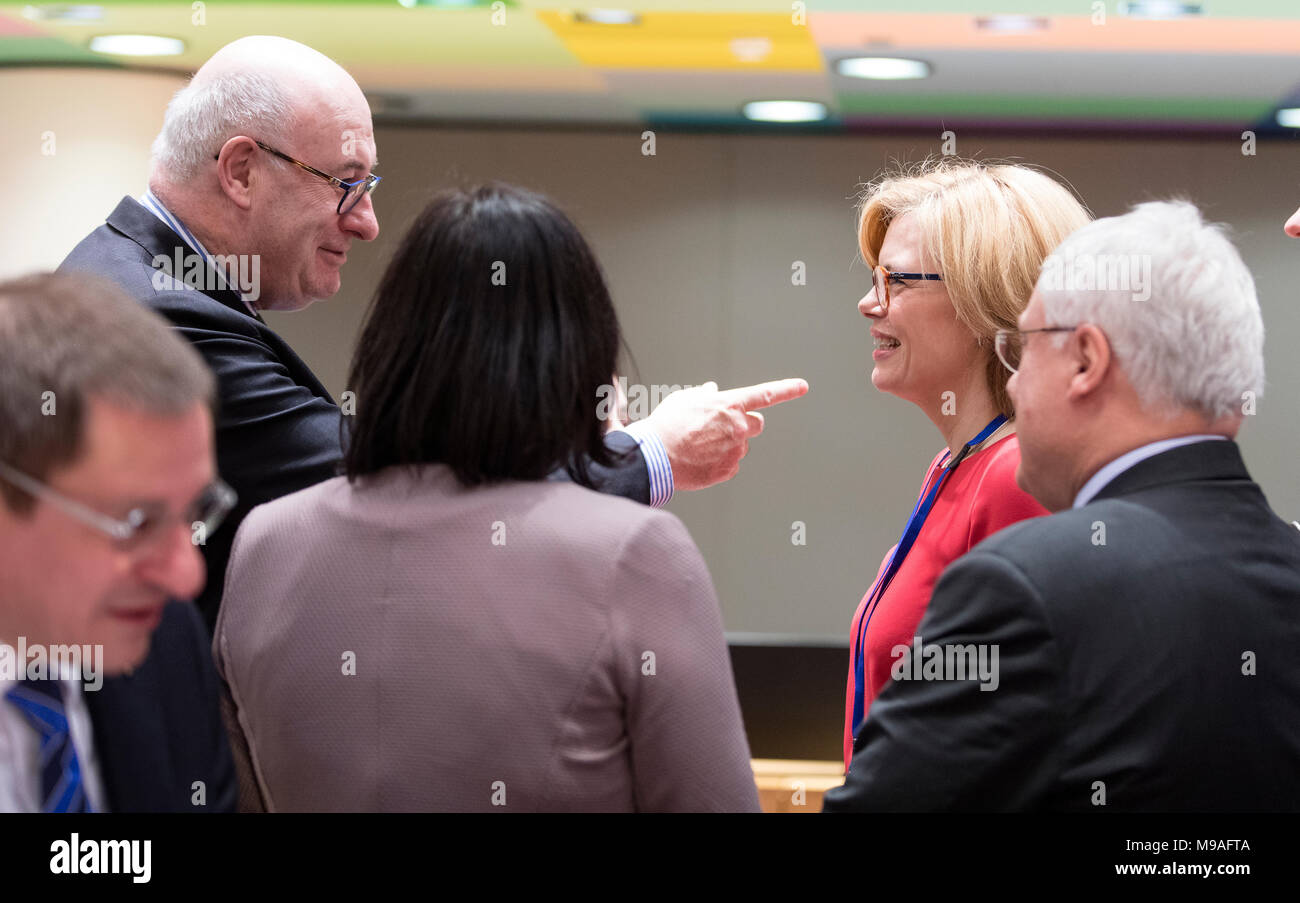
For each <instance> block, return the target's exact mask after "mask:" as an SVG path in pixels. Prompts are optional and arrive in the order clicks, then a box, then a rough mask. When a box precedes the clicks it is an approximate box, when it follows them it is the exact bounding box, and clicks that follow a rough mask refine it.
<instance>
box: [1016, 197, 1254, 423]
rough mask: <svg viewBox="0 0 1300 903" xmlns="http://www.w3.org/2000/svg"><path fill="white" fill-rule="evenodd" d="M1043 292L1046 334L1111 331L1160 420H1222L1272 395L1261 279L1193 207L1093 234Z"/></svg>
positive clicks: (1063, 249) (1050, 271)
mask: <svg viewBox="0 0 1300 903" xmlns="http://www.w3.org/2000/svg"><path fill="white" fill-rule="evenodd" d="M1036 288H1037V290H1038V292H1039V295H1040V297H1041V298H1042V301H1043V312H1044V313H1045V314H1046V317H1047V324H1046V325H1048V326H1074V325H1076V324H1079V323H1083V322H1087V323H1093V324H1095V325H1096V326H1098V327H1100V328H1101V329H1102V331H1103V332H1105V333H1106V337H1107V338H1108V339H1109V340H1110V344H1111V348H1112V349H1113V351H1114V354H1115V357H1116V359H1117V360H1118V362H1119V365H1120V366H1121V367H1122V368H1123V370H1124V373H1125V374H1126V375H1127V376H1128V379H1129V381H1130V382H1131V383H1132V384H1133V387H1134V389H1135V390H1136V391H1137V393H1138V397H1139V399H1140V400H1141V402H1142V405H1143V407H1144V408H1145V409H1147V410H1148V411H1151V412H1152V413H1156V414H1158V415H1162V416H1171V415H1174V414H1177V413H1178V412H1179V411H1180V410H1194V411H1198V412H1200V413H1201V414H1203V415H1204V416H1206V417H1208V418H1210V419H1212V420H1217V419H1220V418H1222V417H1228V416H1232V415H1237V414H1241V413H1242V411H1243V402H1244V401H1246V400H1247V399H1251V400H1253V399H1254V398H1256V397H1258V396H1260V395H1262V394H1263V391H1264V321H1263V319H1262V318H1261V316H1260V311H1259V300H1258V298H1257V297H1256V294H1255V281H1254V279H1252V278H1251V275H1250V271H1249V270H1248V269H1247V268H1246V264H1245V263H1244V262H1243V261H1242V259H1241V255H1240V254H1239V253H1238V252H1237V249H1236V248H1235V247H1234V246H1233V244H1232V242H1231V241H1230V240H1229V239H1228V237H1227V235H1226V232H1225V229H1224V227H1222V226H1220V225H1217V224H1214V223H1207V222H1205V221H1204V220H1203V219H1202V218H1201V212H1200V211H1199V210H1198V209H1197V208H1196V206H1195V205H1193V204H1190V203H1188V202H1187V201H1152V202H1149V203H1145V204H1138V205H1136V206H1135V207H1133V209H1132V210H1130V211H1129V212H1128V213H1126V214H1124V215H1123V216H1112V217H1107V218H1105V219H1099V220H1096V221H1095V222H1092V223H1090V224H1089V225H1087V226H1084V227H1083V228H1082V229H1079V230H1078V231H1077V232H1074V233H1073V234H1072V235H1070V237H1069V238H1067V239H1066V240H1065V241H1063V242H1062V243H1061V245H1060V246H1059V247H1058V248H1057V249H1056V250H1055V251H1054V252H1053V253H1052V255H1051V256H1050V257H1049V258H1048V260H1047V261H1045V262H1044V265H1043V271H1042V273H1041V275H1040V276H1039V278H1038V284H1037V286H1036ZM1063 341H1065V337H1064V335H1058V336H1057V342H1058V343H1060V342H1063Z"/></svg>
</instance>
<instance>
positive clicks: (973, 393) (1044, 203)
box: [844, 157, 1090, 771]
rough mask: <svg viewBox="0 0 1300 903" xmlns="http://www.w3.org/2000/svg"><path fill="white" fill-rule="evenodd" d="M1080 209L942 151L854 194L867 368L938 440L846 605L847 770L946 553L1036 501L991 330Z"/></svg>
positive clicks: (1014, 169)
mask: <svg viewBox="0 0 1300 903" xmlns="http://www.w3.org/2000/svg"><path fill="white" fill-rule="evenodd" d="M1089 218H1090V217H1089V215H1088V212H1087V211H1086V210H1085V209H1084V207H1083V206H1082V205H1081V204H1080V203H1079V202H1078V200H1076V199H1075V197H1074V195H1073V194H1071V192H1070V191H1069V190H1067V189H1066V188H1064V187H1063V186H1062V185H1061V184H1059V183H1058V182H1056V181H1054V180H1053V179H1051V178H1049V177H1047V176H1045V175H1043V174H1042V173H1040V172H1037V171H1035V170H1033V169H1029V168H1027V167H1024V166H1017V165H993V164H986V163H979V162H973V161H964V160H957V159H954V158H950V157H948V158H941V159H939V160H930V161H926V162H924V163H920V164H916V165H913V166H909V167H901V168H898V169H895V170H891V171H890V172H887V173H885V174H884V175H882V176H880V177H879V178H877V179H876V180H875V181H873V182H872V183H871V184H870V185H868V186H867V188H866V190H865V191H864V192H863V194H862V198H861V203H860V208H859V217H858V246H859V248H860V249H861V252H862V256H863V259H864V260H865V261H866V262H867V263H868V264H869V265H870V266H871V273H872V285H871V290H870V291H869V292H867V294H866V295H864V296H863V297H862V300H860V301H859V302H858V310H859V311H861V312H862V315H863V316H864V317H866V318H867V319H868V320H870V321H871V336H872V338H873V340H874V353H873V354H872V358H873V361H874V363H875V367H874V369H873V370H872V373H871V382H872V384H873V385H874V386H875V387H876V388H877V389H878V390H880V391H882V392H888V393H890V394H891V395H895V396H897V397H899V398H901V399H903V400H904V401H910V402H911V403H912V404H914V405H916V406H917V407H919V408H920V409H921V410H922V411H924V412H925V414H926V416H928V417H929V418H930V420H931V421H932V422H933V423H934V425H935V427H936V428H937V429H938V431H939V434H940V436H942V437H943V441H944V444H945V445H946V446H947V447H946V448H944V449H943V450H942V451H941V452H940V453H939V454H938V455H936V456H935V457H934V460H932V461H931V462H930V465H929V467H928V468H927V469H926V471H925V478H924V480H923V481H922V484H921V490H920V493H919V495H918V498H917V503H916V506H915V508H914V509H913V511H912V514H911V516H910V517H908V518H907V520H906V524H905V526H904V528H903V531H902V535H901V538H900V540H899V542H898V544H897V545H895V546H894V547H893V548H892V549H890V550H889V552H888V553H887V554H886V555H885V558H884V561H883V562H882V563H881V565H880V569H879V571H878V572H877V575H876V579H875V580H874V582H873V583H872V585H871V587H870V589H869V590H868V591H867V594H866V595H865V596H864V597H863V599H862V601H861V603H860V604H859V605H858V609H857V612H856V613H855V614H854V616H853V622H852V632H851V636H850V643H849V675H848V686H847V689H846V693H845V713H844V721H845V723H844V766H845V770H846V771H847V770H848V766H849V762H850V760H851V758H852V754H853V741H854V737H855V736H856V735H857V733H858V731H859V729H860V728H861V726H862V724H863V722H864V721H865V720H866V718H868V717H869V711H868V710H869V709H870V706H871V702H872V700H873V699H874V698H875V697H876V696H877V695H878V694H879V693H880V692H881V691H882V690H884V688H885V687H886V686H887V685H888V684H889V682H890V681H891V678H892V675H893V673H894V671H895V666H896V663H898V662H900V661H901V660H902V657H901V656H899V655H895V654H894V653H895V650H897V649H898V648H899V647H904V648H907V647H911V646H912V645H913V638H914V636H915V634H916V629H917V627H918V625H919V624H920V622H921V617H922V615H923V614H924V613H925V608H926V605H927V604H928V603H929V599H930V592H931V590H932V589H933V587H934V584H935V582H936V581H937V580H938V579H939V575H940V574H941V573H942V572H943V569H944V568H945V567H946V566H947V565H948V564H949V563H951V562H952V561H954V560H956V559H957V558H959V557H961V556H962V555H964V554H965V553H966V552H968V551H969V550H970V549H971V548H972V547H973V546H975V545H976V544H977V543H979V542H980V541H981V540H982V539H984V538H985V537H987V536H990V535H992V534H993V533H996V532H997V531H998V530H1001V529H1002V528H1003V527H1006V526H1009V525H1010V524H1013V523H1015V522H1017V521H1020V520H1024V519H1026V518H1030V517H1038V516H1040V515H1044V514H1046V513H1047V511H1046V510H1045V509H1044V508H1043V507H1042V506H1040V505H1039V504H1038V503H1037V502H1036V501H1034V499H1033V498H1032V497H1031V496H1030V495H1028V494H1027V493H1026V492H1024V491H1023V490H1022V489H1020V488H1019V487H1018V486H1017V485H1016V479H1015V474H1016V466H1017V464H1018V462H1019V458H1020V451H1019V446H1018V445H1017V442H1016V437H1015V411H1014V409H1013V407H1012V404H1011V399H1010V398H1009V397H1008V395H1007V390H1006V382H1007V378H1008V377H1009V376H1010V373H1009V372H1008V371H1007V370H1006V368H1005V367H1004V366H1003V364H1002V362H1001V361H1000V360H999V359H998V356H997V354H996V353H995V349H994V346H995V336H996V335H997V333H998V330H999V329H1013V328H1015V326H1016V321H1017V318H1018V317H1019V316H1020V313H1021V311H1023V310H1024V308H1025V306H1026V304H1028V302H1029V296H1030V294H1031V293H1032V291H1033V288H1034V283H1035V281H1036V280H1037V278H1038V274H1039V270H1040V269H1041V267H1042V264H1043V261H1044V259H1046V257H1047V255H1048V254H1050V253H1051V252H1052V250H1053V249H1054V248H1055V247H1056V246H1057V244H1059V243H1060V242H1061V241H1062V240H1063V239H1064V238H1065V237H1066V236H1067V235H1069V234H1070V233H1071V232H1073V231H1074V230H1075V229H1078V228H1080V227H1081V226H1083V225H1085V224H1086V223H1087V222H1088V221H1089ZM900 513H901V512H900ZM922 641H924V637H922ZM900 667H901V666H900Z"/></svg>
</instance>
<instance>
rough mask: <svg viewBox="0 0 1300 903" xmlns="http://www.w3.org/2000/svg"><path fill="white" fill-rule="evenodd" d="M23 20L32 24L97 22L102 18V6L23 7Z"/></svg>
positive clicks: (70, 4) (53, 5) (60, 5)
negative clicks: (27, 20) (29, 20)
mask: <svg viewBox="0 0 1300 903" xmlns="http://www.w3.org/2000/svg"><path fill="white" fill-rule="evenodd" d="M23 18H25V19H31V20H32V21H33V22H66V23H68V24H74V25H75V24H76V23H78V22H98V21H99V20H100V19H102V18H104V8H103V7H102V6H90V5H87V4H80V3H56V4H52V5H50V6H24V7H23Z"/></svg>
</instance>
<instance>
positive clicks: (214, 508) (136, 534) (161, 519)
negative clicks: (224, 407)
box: [0, 461, 239, 551]
mask: <svg viewBox="0 0 1300 903" xmlns="http://www.w3.org/2000/svg"><path fill="white" fill-rule="evenodd" d="M0 477H2V478H3V479H4V480H5V481H6V482H8V483H11V484H13V485H14V486H17V487H18V488H19V489H21V490H22V491H23V492H26V493H27V494H28V495H31V496H34V497H36V498H38V499H41V500H42V501H45V502H49V503H50V504H51V505H53V506H54V507H56V508H58V509H59V510H61V511H62V512H63V513H64V514H67V515H69V516H71V517H73V518H75V519H76V520H79V521H81V522H82V523H83V524H86V525H87V526H89V527H93V528H94V529H96V530H98V531H100V532H101V533H103V534H105V535H106V536H108V537H109V538H111V539H112V540H113V541H114V542H116V543H117V544H118V546H119V547H120V548H121V549H122V550H123V551H136V550H139V549H141V548H145V547H147V546H149V545H152V544H153V542H154V541H155V540H157V539H158V538H159V537H161V536H162V534H163V531H164V530H165V529H166V528H167V527H168V526H170V525H171V524H172V523H174V522H175V521H176V520H177V519H179V520H180V521H181V522H182V523H184V524H185V525H186V526H188V527H190V528H191V529H192V530H193V529H194V528H195V527H196V526H197V525H202V536H203V537H205V538H206V537H208V536H211V535H212V534H213V533H214V532H215V531H216V529H217V527H219V526H221V522H222V521H223V520H225V518H226V515H227V514H229V513H230V511H231V509H232V508H234V507H235V503H236V502H237V501H238V498H239V497H238V495H236V493H235V490H233V489H231V488H230V487H229V486H227V485H226V484H225V483H223V482H222V481H221V480H219V479H218V480H213V481H212V483H210V484H209V485H208V486H207V487H206V488H205V489H204V490H203V492H201V493H200V494H199V497H198V498H197V499H195V501H194V502H193V504H191V505H190V506H189V508H188V509H186V510H185V511H184V512H182V513H181V514H180V515H179V516H178V515H169V514H168V513H167V512H166V511H163V510H158V508H157V507H141V508H132V509H131V510H130V511H128V512H127V514H126V518H125V519H124V520H118V519H117V518H115V517H111V516H109V515H107V514H104V513H102V512H100V511H96V510H95V509H94V508H91V507H90V506H88V505H83V504H82V503H81V502H78V501H76V500H75V499H71V498H69V497H68V496H66V495H64V494H63V493H61V492H58V491H57V490H55V489H52V488H51V487H49V486H47V485H46V484H45V483H42V482H41V481H40V480H37V479H36V478H35V477H31V476H28V475H27V474H25V473H23V472H22V471H20V470H17V469H15V468H13V467H10V466H9V465H8V464H6V463H4V462H3V461H0Z"/></svg>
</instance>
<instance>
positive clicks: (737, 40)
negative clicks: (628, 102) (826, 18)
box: [537, 10, 823, 72]
mask: <svg viewBox="0 0 1300 903" xmlns="http://www.w3.org/2000/svg"><path fill="white" fill-rule="evenodd" d="M537 17H538V19H540V20H541V21H542V22H544V23H545V24H547V25H548V26H550V28H551V29H552V30H553V31H554V32H555V34H556V35H558V36H559V37H560V39H561V40H562V41H563V42H564V44H565V46H566V47H568V48H569V50H570V51H571V52H572V53H573V55H574V56H576V57H577V58H578V59H579V60H581V61H582V62H583V63H584V64H586V65H588V66H598V67H600V68H605V69H712V70H729V69H741V70H764V69H766V70H781V71H787V72H815V71H821V70H822V68H823V65H822V55H821V51H820V50H819V49H818V47H817V44H816V43H815V42H814V41H813V38H812V34H811V33H810V32H809V29H808V28H807V26H805V25H796V24H794V23H793V22H792V21H791V16H790V15H789V14H788V13H751V14H742V13H736V14H727V13H716V14H715V13H646V14H645V15H643V16H641V19H640V21H639V22H638V23H637V24H635V25H601V24H594V23H589V22H583V21H580V20H578V19H577V18H575V17H574V16H573V14H571V13H568V12H560V11H555V10H538V11H537Z"/></svg>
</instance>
